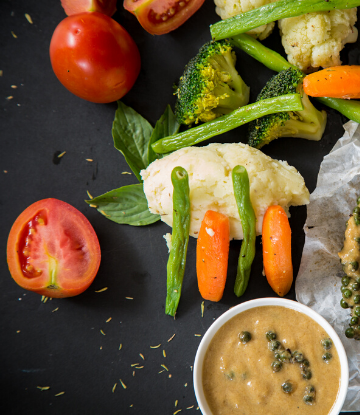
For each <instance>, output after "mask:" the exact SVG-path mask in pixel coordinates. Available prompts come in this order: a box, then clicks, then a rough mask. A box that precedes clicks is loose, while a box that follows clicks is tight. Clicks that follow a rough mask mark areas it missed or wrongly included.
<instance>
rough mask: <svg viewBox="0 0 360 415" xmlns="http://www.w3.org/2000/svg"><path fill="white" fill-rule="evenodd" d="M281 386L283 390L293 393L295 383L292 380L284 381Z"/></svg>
mask: <svg viewBox="0 0 360 415" xmlns="http://www.w3.org/2000/svg"><path fill="white" fill-rule="evenodd" d="M281 387H282V390H283V391H284V392H285V393H291V392H292V390H293V385H292V383H291V382H284V383H283V384H282V385H281Z"/></svg>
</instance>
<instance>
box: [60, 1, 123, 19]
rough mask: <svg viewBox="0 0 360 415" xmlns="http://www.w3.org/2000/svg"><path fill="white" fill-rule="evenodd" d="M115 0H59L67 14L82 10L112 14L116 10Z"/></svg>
mask: <svg viewBox="0 0 360 415" xmlns="http://www.w3.org/2000/svg"><path fill="white" fill-rule="evenodd" d="M116 2H117V0H76V1H74V0H61V5H62V6H63V8H64V11H65V13H66V14H67V15H68V16H71V15H73V14H77V13H82V12H99V13H104V14H106V15H107V16H112V15H113V14H114V13H115V12H116Z"/></svg>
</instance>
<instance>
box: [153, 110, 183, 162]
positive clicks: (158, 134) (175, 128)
mask: <svg viewBox="0 0 360 415" xmlns="http://www.w3.org/2000/svg"><path fill="white" fill-rule="evenodd" d="M179 128H180V124H179V123H178V122H177V119H176V117H175V115H174V113H173V111H172V109H171V107H170V105H168V106H167V107H166V110H165V112H164V114H163V115H162V116H161V117H160V119H159V120H158V121H157V122H156V125H155V128H154V130H153V132H152V134H151V137H150V141H149V153H148V160H149V164H150V163H152V162H153V161H154V160H156V159H158V158H162V157H164V154H156V153H155V151H154V150H153V149H152V147H151V144H153V143H155V142H156V141H158V140H160V139H161V138H164V137H169V136H171V135H173V134H176V133H178V132H179Z"/></svg>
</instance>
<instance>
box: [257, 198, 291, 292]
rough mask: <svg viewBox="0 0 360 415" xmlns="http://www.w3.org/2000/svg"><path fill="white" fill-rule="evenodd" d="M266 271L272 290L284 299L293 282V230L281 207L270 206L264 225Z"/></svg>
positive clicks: (263, 240)
mask: <svg viewBox="0 0 360 415" xmlns="http://www.w3.org/2000/svg"><path fill="white" fill-rule="evenodd" d="M262 246H263V262H264V271H265V275H266V278H267V280H268V283H269V284H270V286H271V288H272V289H273V290H274V291H275V292H276V293H277V294H278V295H279V296H280V297H283V296H284V295H285V294H287V293H288V292H289V290H290V288H291V284H292V282H293V266H292V261H291V229H290V224H289V220H288V218H287V216H286V213H285V211H284V209H283V208H282V207H281V206H270V207H269V208H268V209H267V211H266V212H265V215H264V219H263V225H262Z"/></svg>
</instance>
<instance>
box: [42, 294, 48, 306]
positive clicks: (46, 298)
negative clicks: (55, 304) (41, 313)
mask: <svg viewBox="0 0 360 415" xmlns="http://www.w3.org/2000/svg"><path fill="white" fill-rule="evenodd" d="M43 297H44V299H43V300H42V302H43V303H44V304H45V303H46V301H47V300H48V299H49V297H46V296H45V295H44V296H43Z"/></svg>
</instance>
